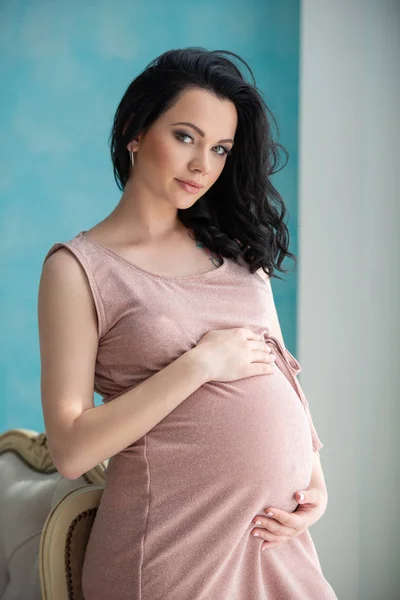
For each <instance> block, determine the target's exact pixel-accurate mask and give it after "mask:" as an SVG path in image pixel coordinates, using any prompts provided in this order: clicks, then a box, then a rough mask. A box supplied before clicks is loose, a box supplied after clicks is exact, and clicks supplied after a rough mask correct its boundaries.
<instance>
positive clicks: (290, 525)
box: [250, 487, 328, 550]
mask: <svg viewBox="0 0 400 600" xmlns="http://www.w3.org/2000/svg"><path fill="white" fill-rule="evenodd" d="M294 497H295V499H296V501H297V502H298V503H299V506H298V507H297V508H296V510H295V511H294V512H287V511H286V510H281V509H279V508H274V507H272V506H271V507H269V508H266V509H265V510H264V512H265V513H267V515H268V514H270V516H259V515H258V516H256V517H254V519H253V523H254V524H256V522H257V521H260V522H261V525H258V526H257V527H256V528H254V529H252V531H251V532H250V533H251V535H254V534H255V533H258V535H259V538H260V539H262V540H264V541H263V543H262V544H261V550H265V549H266V548H273V547H274V546H280V545H281V544H284V543H285V542H287V541H288V540H290V539H292V538H294V537H297V536H298V535H300V534H301V533H303V532H304V531H305V530H306V529H308V528H309V527H310V526H311V525H314V523H316V522H317V521H318V520H319V519H320V518H321V517H322V515H323V514H324V512H325V510H326V506H327V503H328V494H327V490H326V488H323V487H322V488H320V487H309V488H308V489H307V490H306V491H303V492H296V493H295V494H294ZM271 513H272V515H271Z"/></svg>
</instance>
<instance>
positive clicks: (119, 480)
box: [38, 48, 336, 600]
mask: <svg viewBox="0 0 400 600" xmlns="http://www.w3.org/2000/svg"><path fill="white" fill-rule="evenodd" d="M229 56H236V57H237V55H234V54H233V53H230V52H227V51H226V52H223V51H207V50H205V49H203V48H186V49H183V50H172V51H168V52H165V53H164V54H162V55H161V56H159V57H158V58H156V59H155V60H154V61H152V62H151V63H150V64H149V65H148V66H147V67H146V68H145V70H144V71H143V72H142V73H141V74H140V75H139V76H138V77H137V78H136V79H134V80H133V81H132V83H131V84H130V85H129V87H128V88H127V90H126V92H125V94H124V96H123V98H122V99H121V101H120V104H119V106H118V108H117V111H116V114H115V117H114V122H113V127H112V132H111V144H110V146H111V155H112V162H113V168H114V176H115V179H116V181H117V184H118V186H119V188H120V189H121V191H122V192H123V193H122V196H121V198H120V201H119V203H118V205H117V206H116V207H115V209H114V210H113V211H112V212H111V213H110V214H109V215H108V216H106V218H105V219H104V220H102V221H101V222H100V223H98V224H96V225H94V226H93V227H92V228H91V229H88V230H83V231H80V232H79V233H78V234H77V235H75V237H73V238H72V239H70V240H68V241H65V242H58V243H55V244H54V245H53V246H52V247H51V248H50V250H49V251H48V253H47V255H46V257H45V260H44V264H43V270H42V275H41V279H40V287H39V301H38V304H39V306H38V309H39V310H38V314H39V334H40V351H41V363H42V405H43V414H44V420H45V427H46V432H47V435H48V439H49V444H50V448H51V451H52V455H53V459H54V462H55V464H56V466H57V468H58V470H59V471H60V473H62V474H63V475H64V476H65V477H67V478H70V479H75V478H78V477H79V476H80V475H82V474H83V473H84V472H86V471H87V470H88V469H91V468H92V467H94V466H95V465H97V464H98V463H99V462H101V461H103V460H106V459H109V463H108V468H107V471H106V481H105V488H104V493H103V496H102V499H101V503H100V506H99V508H98V511H97V515H96V519H95V521H94V525H93V528H92V530H91V534H90V538H89V542H88V546H87V549H86V554H85V560H84V565H83V574H82V585H83V592H84V596H85V600H111V599H112V600H286V599H287V600H328V599H329V600H331V599H335V598H336V595H335V593H334V591H333V590H332V587H331V586H330V584H329V583H328V581H327V580H326V579H325V577H324V575H323V573H322V570H321V566H320V563H319V560H318V556H317V553H316V550H315V547H314V544H313V541H312V538H311V536H310V533H309V529H308V528H309V527H310V525H312V524H313V523H315V522H316V521H317V520H318V519H319V518H320V517H321V516H322V514H323V513H324V511H325V509H326V504H327V490H326V486H325V481H324V476H323V473H322V469H321V463H320V460H319V454H318V451H319V450H320V448H322V443H321V441H320V439H319V437H318V435H317V432H316V430H315V428H314V425H313V422H312V418H311V414H310V411H309V407H308V403H307V400H306V398H305V396H304V394H303V392H302V390H301V387H300V385H299V383H298V381H297V378H296V376H297V374H298V373H299V372H300V370H301V367H300V365H299V363H298V362H297V360H296V359H295V358H294V356H292V355H291V354H290V352H289V351H288V350H287V349H286V348H285V344H284V341H283V338H282V333H281V329H280V326H279V320H278V316H277V313H276V309H275V303H274V298H273V294H272V288H271V283H270V279H271V277H272V276H276V275H274V271H275V270H276V269H278V270H280V271H283V269H282V268H281V263H282V261H283V259H284V258H285V256H290V257H292V258H295V257H294V255H293V254H291V253H290V252H289V250H288V246H289V239H288V230H287V227H286V225H285V223H284V216H285V214H286V209H285V205H284V203H283V200H282V198H281V197H280V195H279V193H278V192H277V190H276V189H275V188H274V186H273V185H272V183H271V180H270V176H271V175H272V174H273V173H274V170H275V167H276V165H277V148H278V144H277V143H276V142H274V141H273V139H272V135H271V129H270V123H269V121H268V118H267V112H268V109H267V107H266V105H265V103H264V101H263V99H262V98H261V96H260V94H259V92H258V91H257V88H256V86H255V83H253V84H252V83H249V82H248V81H246V80H245V78H244V77H243V75H242V74H241V72H240V71H239V69H238V67H237V66H236V65H235V64H234V63H233V62H232V60H231V59H230V58H229ZM237 58H239V57H237ZM243 62H244V61H243ZM244 64H246V63H244ZM93 390H95V391H96V392H97V393H99V394H100V395H101V396H102V399H103V403H102V404H101V405H100V406H95V405H94V401H93ZM301 491H303V493H304V494H305V497H304V499H303V501H304V502H305V504H304V505H303V506H302V505H301V498H300V495H299V492H301ZM271 513H272V515H271ZM267 514H268V515H269V516H267ZM258 521H259V524H257V522H258ZM254 533H258V534H259V536H258V537H257V536H254V535H253V534H254Z"/></svg>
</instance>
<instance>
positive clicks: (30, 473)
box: [0, 429, 108, 600]
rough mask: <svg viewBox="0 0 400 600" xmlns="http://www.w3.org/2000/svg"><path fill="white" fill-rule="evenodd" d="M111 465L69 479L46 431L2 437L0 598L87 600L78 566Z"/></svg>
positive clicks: (17, 431)
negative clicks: (54, 456) (59, 466)
mask: <svg viewBox="0 0 400 600" xmlns="http://www.w3.org/2000/svg"><path fill="white" fill-rule="evenodd" d="M107 463H108V461H104V462H103V463H100V464H99V465H97V466H96V467H95V468H94V469H91V470H90V471H88V472H87V473H84V474H83V475H82V477H79V478H78V479H74V480H70V479H66V478H65V477H63V476H62V475H60V473H59V472H58V471H57V469H56V468H55V466H54V464H53V461H52V458H51V454H50V450H49V447H48V444H47V438H46V434H45V433H38V432H36V431H33V430H28V429H12V430H9V431H6V432H5V433H3V434H1V435H0V600H44V599H45V600H64V599H70V598H74V600H77V599H79V598H83V596H81V595H79V590H80V569H81V566H82V560H83V556H84V551H85V548H86V543H87V539H88V536H89V533H90V528H91V525H92V523H93V520H94V517H95V514H96V510H97V506H98V504H99V502H100V498H101V494H102V490H103V487H104V476H105V470H106V468H107ZM50 553H51V556H50ZM63 571H64V572H63ZM80 593H81V592H80Z"/></svg>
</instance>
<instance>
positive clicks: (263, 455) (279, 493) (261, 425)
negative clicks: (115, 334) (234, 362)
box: [114, 369, 313, 511]
mask: <svg viewBox="0 0 400 600" xmlns="http://www.w3.org/2000/svg"><path fill="white" fill-rule="evenodd" d="M131 452H132V453H133V454H135V452H136V449H135V446H132V447H130V448H128V449H127V450H126V451H125V452H124V453H123V454H124V459H127V458H128V457H129V455H130V454H131ZM312 456H313V452H312V440H311V434H310V427H309V423H308V420H307V416H306V413H305V410H304V407H303V405H302V403H301V401H300V399H299V397H298V395H297V394H296V392H295V390H294V389H293V387H292V385H291V384H290V383H289V381H288V380H287V379H286V377H285V375H284V374H283V373H282V372H281V371H280V370H279V369H277V370H276V371H275V373H273V374H270V375H258V376H255V377H247V378H244V379H240V380H237V381H234V382H231V383H222V382H209V383H206V384H205V385H203V386H201V387H200V388H199V389H198V390H197V391H196V392H195V393H193V394H192V395H191V396H189V398H187V399H186V400H185V401H184V402H182V403H181V404H180V405H179V406H178V407H177V408H176V409H174V410H173V411H172V412H171V413H170V414H169V415H167V417H165V418H164V419H163V420H162V421H161V422H160V423H158V424H157V425H156V426H155V427H154V428H153V429H152V430H151V431H149V432H148V434H147V435H146V462H147V464H148V469H149V478H150V481H151V486H153V488H154V486H158V485H159V488H158V489H159V493H160V494H161V493H162V486H169V490H168V502H170V503H173V502H174V501H176V502H178V503H179V501H180V500H182V498H183V497H185V498H187V497H190V498H193V496H194V495H197V496H198V495H202V494H204V495H206V494H209V496H210V497H211V496H213V495H215V494H216V495H218V494H223V493H224V490H225V492H226V494H227V496H229V495H230V496H231V495H232V494H233V493H235V494H242V495H243V497H246V495H253V497H254V495H257V494H258V495H259V497H260V502H261V503H262V508H263V507H265V506H267V504H270V505H273V506H276V507H279V508H282V509H284V510H287V511H293V510H295V508H296V506H297V502H296V500H295V499H294V498H293V495H294V493H295V492H296V491H297V490H300V489H304V488H307V487H308V485H309V482H310V478H311V469H312ZM114 458H115V459H117V457H114ZM120 458H121V461H123V462H125V460H124V459H123V458H122V456H121V457H120ZM131 458H133V457H132V456H131ZM134 462H135V461H134V460H133V462H132V463H131V467H133V469H134V468H135V467H134ZM138 467H139V468H143V463H142V462H141V463H140V465H138ZM133 472H134V471H133ZM131 473H132V471H131ZM164 496H165V494H164ZM260 508H261V507H260Z"/></svg>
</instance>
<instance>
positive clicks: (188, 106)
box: [128, 88, 237, 208]
mask: <svg viewBox="0 0 400 600" xmlns="http://www.w3.org/2000/svg"><path fill="white" fill-rule="evenodd" d="M181 122H186V123H192V124H193V126H194V127H197V128H198V129H199V130H201V132H203V134H204V135H202V134H201V133H200V132H199V131H197V130H196V129H195V128H194V127H193V126H190V125H188V124H186V125H182V124H179V125H177V124H176V123H181ZM236 126H237V112H236V108H235V105H234V104H233V102H231V101H230V100H220V99H219V98H217V97H216V96H214V95H213V94H211V93H210V92H208V91H205V90H202V89H199V88H195V89H190V90H187V91H186V92H185V93H184V94H183V95H182V96H181V97H180V99H179V100H178V102H177V103H176V104H175V105H174V106H173V107H172V108H170V109H169V110H168V111H166V112H165V113H163V114H162V115H161V116H160V117H159V118H158V119H157V121H155V123H153V125H152V126H151V128H150V129H149V130H148V131H147V132H146V133H143V134H140V135H139V136H138V141H132V142H130V144H129V145H128V149H132V150H133V151H134V153H135V154H134V157H135V164H134V167H133V172H132V173H131V177H133V178H134V180H136V183H139V181H140V182H141V184H144V185H145V186H146V187H147V188H148V189H150V190H151V191H152V193H154V194H155V195H156V196H157V198H160V197H162V198H164V199H165V200H167V201H169V202H171V203H173V204H174V205H175V206H177V207H178V208H188V207H189V206H191V205H192V204H194V203H195V202H196V200H198V199H199V198H200V197H201V196H202V195H203V194H205V193H206V192H207V190H208V189H209V188H210V187H211V186H212V185H213V184H214V183H215V181H216V180H217V179H218V177H219V176H220V174H221V172H222V170H223V168H224V166H225V162H226V156H227V152H229V151H230V150H231V149H232V146H233V140H234V136H235V131H236ZM178 179H179V180H181V181H182V180H186V181H188V180H192V181H195V182H197V183H199V184H201V185H203V186H204V187H202V188H199V189H198V190H196V192H195V193H191V192H190V191H187V190H186V189H184V187H183V186H182V185H181V184H180V183H179V182H178V181H177V180H178Z"/></svg>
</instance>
